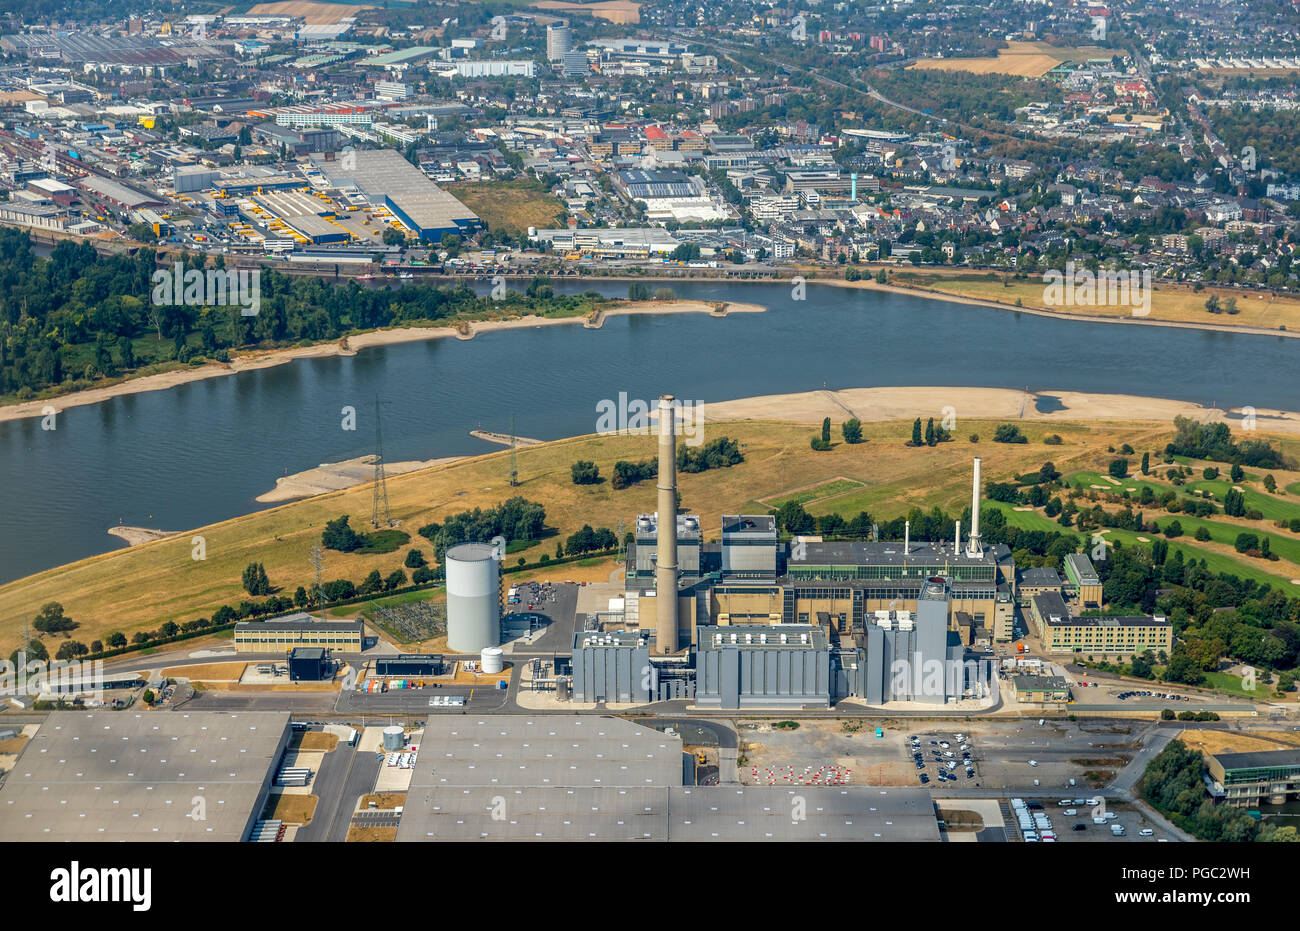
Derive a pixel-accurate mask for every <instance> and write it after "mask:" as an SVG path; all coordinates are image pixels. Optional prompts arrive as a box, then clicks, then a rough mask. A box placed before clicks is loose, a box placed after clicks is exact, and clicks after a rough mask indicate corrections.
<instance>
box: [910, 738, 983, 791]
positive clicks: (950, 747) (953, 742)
mask: <svg viewBox="0 0 1300 931" xmlns="http://www.w3.org/2000/svg"><path fill="white" fill-rule="evenodd" d="M974 741H975V738H974V737H972V736H971V735H970V734H968V733H966V732H965V731H952V732H940V731H934V732H929V733H926V732H918V733H915V734H909V735H908V749H909V751H910V752H911V754H912V763H913V765H914V766H915V768H916V776H917V780H918V781H919V782H920V784H921V785H923V786H930V787H931V788H934V789H936V790H942V788H943V787H945V786H947V785H950V784H951V785H970V786H974V785H976V784H977V782H978V763H977V762H976V760H975V756H974V754H975V747H974Z"/></svg>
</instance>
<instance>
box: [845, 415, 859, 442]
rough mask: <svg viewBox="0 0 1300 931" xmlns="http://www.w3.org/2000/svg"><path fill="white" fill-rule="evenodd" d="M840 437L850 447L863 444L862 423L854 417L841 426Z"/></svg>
mask: <svg viewBox="0 0 1300 931" xmlns="http://www.w3.org/2000/svg"><path fill="white" fill-rule="evenodd" d="M840 435H841V436H843V437H844V442H845V443H848V444H849V445H853V444H856V443H861V442H862V421H860V420H858V418H856V417H854V418H852V419H851V420H846V421H844V423H842V424H840Z"/></svg>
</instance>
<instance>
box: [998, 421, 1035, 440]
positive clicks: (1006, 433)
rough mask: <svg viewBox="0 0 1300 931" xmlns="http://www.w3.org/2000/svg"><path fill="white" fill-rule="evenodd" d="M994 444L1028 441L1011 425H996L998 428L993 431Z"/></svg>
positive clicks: (1018, 429) (1017, 428)
mask: <svg viewBox="0 0 1300 931" xmlns="http://www.w3.org/2000/svg"><path fill="white" fill-rule="evenodd" d="M993 442H994V443H1028V442H1029V439H1028V438H1027V437H1026V436H1025V435H1024V434H1023V433H1021V432H1020V428H1019V427H1017V426H1016V425H1015V424H1013V423H1001V424H998V428H997V429H996V430H995V431H993Z"/></svg>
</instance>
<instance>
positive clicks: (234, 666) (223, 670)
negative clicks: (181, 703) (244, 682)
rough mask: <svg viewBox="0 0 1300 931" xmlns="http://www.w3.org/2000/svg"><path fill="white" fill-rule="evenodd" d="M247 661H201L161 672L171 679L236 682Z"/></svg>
mask: <svg viewBox="0 0 1300 931" xmlns="http://www.w3.org/2000/svg"><path fill="white" fill-rule="evenodd" d="M247 665H248V664H247V663H202V664H200V665H197V666H173V667H172V668H171V669H164V670H163V671H162V674H163V675H164V676H167V677H169V678H172V679H190V680H191V681H197V682H238V681H239V677H240V676H242V675H243V674H244V668H245V667H246V666H247Z"/></svg>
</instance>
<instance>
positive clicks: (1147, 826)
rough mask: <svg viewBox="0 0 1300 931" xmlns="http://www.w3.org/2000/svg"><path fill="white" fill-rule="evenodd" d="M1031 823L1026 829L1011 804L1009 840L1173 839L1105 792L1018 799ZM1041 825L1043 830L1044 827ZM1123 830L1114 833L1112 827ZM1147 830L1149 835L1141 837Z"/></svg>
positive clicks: (1133, 840) (1124, 841) (1058, 841)
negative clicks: (1110, 797)
mask: <svg viewBox="0 0 1300 931" xmlns="http://www.w3.org/2000/svg"><path fill="white" fill-rule="evenodd" d="M1019 801H1021V802H1022V803H1024V806H1025V807H1024V809H1023V810H1024V811H1025V812H1026V813H1027V815H1028V817H1029V821H1030V828H1029V829H1028V830H1025V828H1024V827H1023V824H1024V820H1023V818H1022V817H1021V809H1018V808H1017V807H1016V805H1015V802H1014V800H1012V803H1011V808H1010V810H1011V820H1010V821H1008V822H1006V824H1005V828H1006V832H1007V839H1008V840H1013V841H1014V840H1017V839H1020V840H1024V841H1026V842H1028V843H1079V842H1092V843H1097V842H1113V843H1139V842H1150V843H1156V842H1160V841H1168V840H1176V839H1177V838H1174V837H1172V836H1171V835H1170V834H1169V833H1168V832H1166V831H1165V830H1163V829H1162V828H1161V827H1160V826H1159V825H1157V824H1155V823H1154V822H1152V821H1150V820H1149V819H1147V817H1146V816H1145V815H1143V814H1142V812H1140V811H1139V810H1137V809H1136V808H1135V807H1134V806H1132V805H1131V804H1129V803H1128V802H1121V801H1116V800H1114V799H1108V798H1106V795H1105V793H1104V792H1101V793H1083V794H1081V795H1074V796H1068V797H1067V796H1064V795H1061V796H1057V797H1055V798H1052V797H1046V796H1044V797H1035V798H1031V797H1029V796H1024V797H1020V798H1019ZM1044 825H1046V827H1045V828H1044ZM1116 825H1117V826H1118V827H1119V829H1121V830H1122V831H1123V833H1122V834H1116V833H1115V828H1114V827H1113V826H1116ZM1143 831H1149V832H1150V833H1149V834H1143V833H1142V832H1143Z"/></svg>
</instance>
